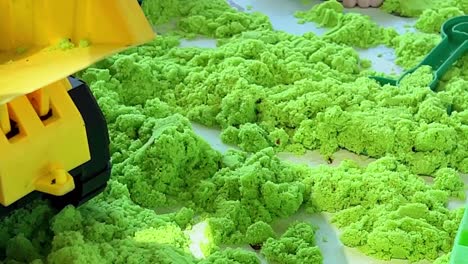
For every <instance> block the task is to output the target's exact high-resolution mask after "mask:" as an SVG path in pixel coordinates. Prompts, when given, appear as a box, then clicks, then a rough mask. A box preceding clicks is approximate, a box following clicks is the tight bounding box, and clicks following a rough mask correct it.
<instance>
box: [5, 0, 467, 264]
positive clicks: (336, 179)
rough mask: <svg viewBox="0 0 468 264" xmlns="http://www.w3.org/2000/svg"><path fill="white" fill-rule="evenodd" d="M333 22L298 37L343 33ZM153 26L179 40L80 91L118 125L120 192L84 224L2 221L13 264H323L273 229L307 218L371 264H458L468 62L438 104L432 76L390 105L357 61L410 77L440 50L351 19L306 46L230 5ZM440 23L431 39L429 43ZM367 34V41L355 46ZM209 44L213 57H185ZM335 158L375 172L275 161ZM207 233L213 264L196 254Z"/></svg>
mask: <svg viewBox="0 0 468 264" xmlns="http://www.w3.org/2000/svg"><path fill="white" fill-rule="evenodd" d="M386 2H389V3H390V2H392V1H390V0H387V1H386ZM455 2H456V1H454V3H455ZM462 2H463V1H459V2H458V3H460V6H458V7H457V8H460V10H464V9H463V4H462ZM463 3H464V2H463ZM326 5H330V6H331V7H329V6H328V7H327V6H326ZM333 5H334V7H336V8H338V6H337V5H336V4H335V3H325V4H324V5H323V6H318V7H316V8H314V9H313V11H311V12H312V13H314V12H315V13H316V14H315V15H312V17H311V18H309V16H308V15H304V18H303V19H307V21H308V20H312V21H315V22H317V21H318V23H320V21H325V22H324V23H323V25H324V26H329V27H333V23H335V22H333V21H336V20H334V18H333V16H334V15H335V13H339V12H338V11H340V10H339V8H338V10H337V11H336V12H335V11H330V10H332V9H333V8H334V7H333ZM143 10H144V11H145V13H146V15H147V17H148V18H149V19H150V21H151V22H152V23H153V24H154V25H155V26H156V27H158V26H159V25H162V24H164V23H166V22H169V21H171V20H172V19H174V20H173V21H172V22H174V29H173V30H171V31H169V32H168V33H166V34H160V35H159V36H158V38H157V39H155V40H154V41H153V42H151V43H148V44H146V45H143V46H140V47H135V48H131V49H130V50H128V51H125V52H122V53H120V54H117V55H115V56H112V57H110V58H107V59H105V60H103V61H101V62H99V63H97V64H96V65H93V66H92V67H90V68H88V69H86V70H84V71H83V72H81V73H79V74H78V75H79V77H80V78H82V79H83V80H85V81H86V82H87V83H88V84H89V85H90V87H91V89H92V91H93V93H94V95H95V96H96V98H97V100H98V103H99V105H100V107H101V108H102V110H103V112H104V115H105V118H106V120H107V122H108V124H109V131H110V137H111V154H112V163H113V171H112V176H111V180H110V181H109V186H108V187H107V189H106V190H105V191H104V193H102V194H100V195H99V196H98V197H96V198H95V199H92V200H91V201H89V202H88V203H86V204H85V205H83V206H81V207H79V208H73V207H67V208H65V209H64V210H62V211H61V212H56V211H55V210H54V209H52V208H51V207H50V206H49V205H47V204H46V203H45V202H39V201H37V202H35V203H32V204H30V205H28V206H27V207H26V208H23V209H19V210H17V211H15V212H14V213H13V214H12V215H11V216H10V217H7V218H5V219H3V220H1V223H0V249H1V250H0V259H2V260H3V262H2V263H12V264H13V263H15V264H16V263H34V264H40V263H71V264H81V263H99V264H100V263H103V264H107V263H109V264H111V263H117V264H120V263H122V264H124V263H130V264H133V263H135V264H142V263H168V264H169V263H182V264H184V263H203V264H209V263H216V264H224V263H228V264H231V263H232V264H241V263H242V264H244V263H252V264H253V263H255V264H256V263H260V260H259V258H258V257H257V254H260V255H262V256H263V258H265V259H267V260H268V261H270V262H278V263H311V264H315V263H317V264H318V263H322V262H323V258H324V256H323V254H322V253H321V251H320V249H319V247H318V246H317V245H316V243H315V241H316V234H315V232H316V228H315V227H314V226H313V225H310V223H304V222H297V223H292V224H291V225H290V226H289V227H288V228H287V230H286V231H285V232H279V231H278V230H275V229H274V228H273V225H272V224H273V222H274V221H275V220H277V219H280V218H283V217H289V216H293V215H294V214H296V213H297V212H298V211H300V210H301V209H302V208H306V210H307V211H308V212H329V213H332V214H333V217H332V221H333V222H334V223H335V225H337V226H338V227H339V228H340V230H341V231H342V234H341V237H340V239H341V241H342V242H343V243H344V244H345V245H346V246H349V247H356V248H358V249H359V250H360V251H361V252H363V253H365V254H367V255H370V256H373V257H376V258H379V259H385V260H386V259H391V258H402V259H408V260H411V261H417V260H422V259H429V260H431V261H435V260H436V259H437V260H436V261H438V262H439V263H445V262H446V261H448V257H449V255H447V254H449V253H450V250H451V248H452V244H453V240H454V238H455V234H456V232H457V228H458V225H459V222H460V220H461V217H462V215H463V209H462V208H460V209H455V210H449V209H448V208H447V203H448V201H449V199H450V198H451V197H457V198H461V199H463V198H464V192H463V188H464V186H463V182H462V180H461V177H460V175H459V172H465V173H466V172H468V110H467V109H468V91H467V90H466V87H467V85H468V56H465V57H464V58H463V59H461V60H460V61H458V62H457V63H456V65H455V66H454V68H453V69H451V70H450V71H449V72H448V73H447V74H446V75H445V76H444V78H443V81H442V83H441V84H440V87H439V92H438V93H434V92H432V91H431V90H430V89H428V87H427V84H428V82H429V81H430V80H431V74H430V71H429V70H428V69H427V68H421V69H419V70H418V71H417V72H415V73H414V74H412V75H410V76H408V77H407V78H406V79H405V80H404V81H403V82H402V84H401V86H400V87H392V86H386V87H381V86H379V85H378V84H377V83H376V82H375V81H373V80H371V79H370V78H368V76H369V75H370V74H374V72H373V71H372V70H370V69H368V68H369V62H368V61H366V60H362V59H360V58H359V56H358V53H357V52H356V51H355V50H354V49H353V48H352V47H351V46H360V47H370V46H373V45H377V44H386V45H389V46H391V47H394V48H395V49H396V54H397V63H398V64H400V65H402V66H404V67H411V66H412V65H415V64H416V63H417V62H418V61H419V60H420V56H422V54H423V53H424V51H422V50H421V51H420V50H418V49H424V50H425V49H430V48H431V47H432V46H431V45H433V44H436V42H437V41H436V36H437V35H436V34H432V35H431V34H430V33H425V34H422V33H416V34H413V33H408V34H404V35H400V36H397V35H398V34H397V33H396V32H395V31H394V29H391V28H390V29H382V28H380V27H378V26H377V25H376V24H375V23H374V22H372V20H371V19H370V18H369V17H364V16H360V15H356V14H347V15H342V16H340V15H338V16H337V17H339V21H336V23H339V22H340V21H341V23H343V21H345V22H346V25H345V24H343V27H342V28H340V29H337V30H336V31H334V33H333V34H328V35H325V37H319V36H316V35H314V34H312V33H307V34H304V35H302V36H294V35H291V34H288V33H285V32H278V31H273V30H272V27H271V23H270V21H269V20H268V18H267V17H266V16H265V15H262V14H259V13H252V14H249V13H242V12H239V11H237V10H235V9H234V8H231V7H230V6H229V5H228V4H226V3H225V1H222V0H200V1H189V2H187V1H182V0H171V1H158V0H146V1H145V2H144V4H143ZM326 10H328V11H326ZM433 12H435V11H434V10H433ZM322 13H323V14H324V15H322ZM424 14H426V13H424ZM322 16H326V18H325V19H323V17H322ZM425 16H429V15H427V14H426V15H425ZM431 17H432V16H431ZM346 19H349V20H346ZM420 21H422V19H421V20H420ZM421 23H422V22H421ZM436 23H438V22H437V21H436V22H432V21H428V22H427V23H426V24H424V23H423V24H424V27H427V28H428V30H427V31H426V32H431V27H433V26H434V25H435V24H436ZM359 26H363V27H365V28H368V29H369V30H370V31H371V32H373V34H369V35H368V36H366V37H364V38H362V39H356V38H355V36H353V35H350V34H349V32H351V31H352V30H355V28H357V27H359ZM385 32H387V33H388V34H387V33H385ZM374 33H375V34H374ZM197 35H204V36H208V37H215V38H217V40H218V41H217V46H218V47H217V48H181V47H179V44H180V40H181V38H182V37H196V36H197ZM382 36H388V38H384V39H382V38H381V37H382ZM390 36H391V37H390ZM393 37H395V38H393ZM414 42H415V43H421V44H424V45H422V46H421V45H415V44H414ZM349 45H350V46H349ZM408 50H411V51H408ZM448 105H452V113H451V115H449V114H448V113H447V111H446V109H447V106H448ZM190 121H195V122H198V123H202V124H204V125H208V126H212V127H219V128H221V129H222V131H223V132H222V135H221V138H222V139H223V140H224V141H225V142H228V143H231V144H235V145H237V146H238V147H239V148H240V149H241V150H229V151H227V152H226V153H224V154H221V153H220V152H218V151H216V150H214V149H213V148H212V147H211V146H210V145H209V144H208V143H207V142H205V141H204V140H203V139H202V138H201V137H199V136H198V135H197V134H196V133H195V132H194V130H193V129H192V125H191V123H190ZM340 148H342V149H347V150H349V151H352V152H354V153H358V154H365V155H368V156H370V157H374V158H376V159H377V160H376V161H374V162H372V163H371V164H369V165H368V166H365V167H361V166H358V165H357V164H356V163H355V162H352V161H345V162H343V163H342V164H341V165H339V166H338V167H329V166H320V167H315V168H310V167H308V166H305V165H293V164H290V163H287V162H285V161H282V160H281V159H279V158H278V157H277V156H276V153H277V151H280V150H281V151H282V150H291V151H294V152H303V151H305V150H315V149H317V150H320V152H321V153H322V154H323V155H324V157H325V158H330V159H333V154H334V153H335V152H336V151H337V150H338V149H340ZM421 174H425V175H432V176H433V183H432V184H428V183H426V182H425V181H424V180H423V179H422V178H421V177H420V175H421ZM199 223H204V224H205V228H204V229H203V230H202V233H203V234H204V235H205V237H206V238H207V241H205V242H203V241H202V242H199V243H200V245H199V247H200V248H201V253H202V255H203V256H204V257H202V258H200V257H199V256H195V254H192V252H191V248H192V246H193V243H195V244H196V243H198V242H197V241H194V240H193V239H192V237H191V236H190V232H192V231H193V230H194V229H196V227H195V226H196V225H197V224H199ZM312 224H313V223H312ZM318 239H322V238H318ZM236 245H251V246H252V248H254V249H256V250H257V251H256V252H254V251H253V250H246V249H245V247H237V246H236ZM444 261H445V262H444ZM436 263H437V262H436Z"/></svg>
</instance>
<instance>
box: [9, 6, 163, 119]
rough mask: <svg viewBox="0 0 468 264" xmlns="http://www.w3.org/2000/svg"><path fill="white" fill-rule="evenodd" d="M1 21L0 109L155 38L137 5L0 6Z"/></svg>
mask: <svg viewBox="0 0 468 264" xmlns="http://www.w3.org/2000/svg"><path fill="white" fill-rule="evenodd" d="M0 18H1V23H0V105H2V104H5V103H7V102H9V101H11V100H13V99H15V98H17V97H19V96H22V95H26V94H30V93H32V92H34V91H35V90H38V89H40V88H42V87H45V86H47V85H49V84H51V83H54V82H56V81H59V80H61V79H64V78H66V77H67V76H69V75H71V74H73V73H75V72H78V71H80V70H82V69H84V68H86V67H88V66H90V65H91V64H93V63H95V62H97V61H99V60H101V59H103V58H104V57H106V56H109V55H111V54H113V53H116V52H120V51H122V50H124V49H126V48H128V47H129V46H134V45H139V44H143V43H145V42H148V41H151V40H152V39H153V38H154V37H155V33H154V32H153V29H152V27H151V26H150V24H149V23H148V21H147V20H146V18H145V16H144V14H143V12H142V10H141V8H140V6H139V4H138V2H137V1H136V0H0ZM2 114H4V111H3V110H1V109H0V115H2ZM0 125H1V126H5V125H6V124H0Z"/></svg>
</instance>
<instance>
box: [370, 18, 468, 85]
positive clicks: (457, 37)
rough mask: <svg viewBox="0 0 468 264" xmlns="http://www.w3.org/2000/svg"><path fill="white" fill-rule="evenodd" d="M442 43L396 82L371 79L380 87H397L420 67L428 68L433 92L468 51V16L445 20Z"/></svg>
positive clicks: (377, 78) (379, 78)
mask: <svg viewBox="0 0 468 264" xmlns="http://www.w3.org/2000/svg"><path fill="white" fill-rule="evenodd" d="M441 31H442V32H441V35H442V41H441V42H440V43H439V44H438V45H437V46H436V47H435V48H434V49H432V51H431V52H430V53H429V54H428V55H427V56H426V57H425V58H424V60H423V61H422V62H421V63H420V64H418V65H417V66H416V67H414V68H412V69H411V70H409V71H407V72H405V73H404V74H403V75H402V76H401V77H400V78H399V79H398V80H394V79H390V78H385V77H376V76H375V77H372V78H373V79H375V80H376V81H378V82H379V83H380V84H381V85H385V84H390V85H394V86H396V85H398V84H399V83H400V81H401V80H402V79H403V78H404V77H405V76H406V75H408V74H411V73H413V72H414V71H416V70H417V69H418V68H420V67H422V66H430V67H431V68H432V70H433V73H434V78H433V80H432V81H431V83H430V84H429V87H430V88H431V89H432V90H435V88H436V87H437V83H438V82H439V79H440V78H441V77H442V76H443V75H444V74H445V73H446V72H447V71H448V70H449V69H450V67H452V65H453V64H454V63H455V62H456V61H457V60H458V59H459V58H460V57H461V56H463V55H464V54H465V52H466V51H468V16H459V17H455V18H452V19H449V20H447V21H446V22H445V23H444V24H443V25H442V30H441Z"/></svg>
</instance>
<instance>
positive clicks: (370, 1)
mask: <svg viewBox="0 0 468 264" xmlns="http://www.w3.org/2000/svg"><path fill="white" fill-rule="evenodd" d="M383 1H384V0H343V5H344V6H345V7H355V6H356V4H357V5H359V7H379V6H380V5H381V4H382V2H383Z"/></svg>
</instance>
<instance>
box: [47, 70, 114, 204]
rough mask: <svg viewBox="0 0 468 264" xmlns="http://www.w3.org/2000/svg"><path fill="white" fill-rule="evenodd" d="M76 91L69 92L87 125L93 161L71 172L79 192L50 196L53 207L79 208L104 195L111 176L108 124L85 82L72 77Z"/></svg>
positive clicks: (73, 89)
mask: <svg viewBox="0 0 468 264" xmlns="http://www.w3.org/2000/svg"><path fill="white" fill-rule="evenodd" d="M69 80H70V83H71V85H72V87H73V88H72V89H71V90H70V91H69V92H68V94H69V95H70V97H71V98H72V100H73V102H74V103H75V105H76V107H77V108H78V110H79V111H80V113H81V116H82V118H83V120H84V123H85V125H86V134H87V138H88V145H89V150H90V154H91V159H90V160H89V161H88V162H86V163H85V164H83V165H81V166H79V167H77V168H75V169H73V170H71V171H70V174H71V175H72V176H73V179H74V181H75V189H74V190H73V191H71V192H70V193H68V194H66V195H64V196H60V197H56V196H49V195H48V198H50V199H51V201H52V204H53V205H54V206H56V207H58V208H62V207H64V206H66V205H68V204H72V205H74V206H79V205H81V204H83V203H85V202H87V201H88V200H89V199H91V198H93V197H95V196H96V195H98V194H99V193H101V192H102V191H103V190H104V189H105V188H106V186H107V181H108V180H109V177H110V173H111V164H110V153H109V133H108V130H107V123H106V120H105V118H104V115H103V114H102V111H101V109H100V108H99V105H98V104H97V102H96V99H95V98H94V96H93V94H92V92H91V90H90V89H89V87H88V86H87V85H86V84H85V83H84V82H82V81H80V80H78V79H76V78H73V77H69Z"/></svg>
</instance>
